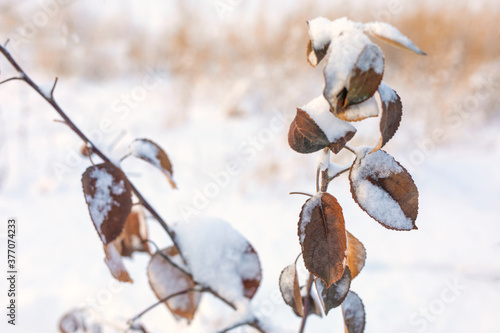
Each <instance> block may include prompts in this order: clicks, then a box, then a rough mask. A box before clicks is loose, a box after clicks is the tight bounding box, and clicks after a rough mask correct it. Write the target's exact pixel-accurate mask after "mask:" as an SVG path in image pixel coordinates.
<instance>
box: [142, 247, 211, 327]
mask: <svg viewBox="0 0 500 333" xmlns="http://www.w3.org/2000/svg"><path fill="white" fill-rule="evenodd" d="M161 252H162V253H163V255H162V254H160V253H159V252H157V253H156V254H155V255H153V256H152V257H151V261H150V262H149V265H148V278H149V284H150V286H151V289H153V292H154V293H155V295H156V297H157V298H158V300H163V299H165V298H167V297H169V296H171V295H174V294H176V293H180V292H183V291H187V290H190V289H193V288H194V287H195V286H196V284H195V283H194V281H193V279H191V277H190V276H189V275H187V274H185V273H184V272H182V271H181V270H179V269H178V268H177V267H175V266H174V265H172V264H171V263H170V262H169V261H168V260H167V259H166V258H165V257H164V256H166V257H168V258H170V260H171V261H172V262H174V263H175V264H177V265H178V266H179V267H181V268H183V269H185V267H184V266H183V265H182V260H181V258H180V255H179V252H178V251H177V249H176V248H175V247H168V248H166V249H163V250H162V251H161ZM200 299H201V293H200V292H196V291H190V292H187V293H184V294H181V295H177V296H173V297H171V298H170V299H169V300H167V301H165V302H164V304H165V305H166V306H167V308H168V309H169V310H170V312H171V313H172V314H173V315H174V316H175V317H176V318H185V319H187V320H193V318H194V315H195V313H196V309H197V308H198V304H199V302H200Z"/></svg>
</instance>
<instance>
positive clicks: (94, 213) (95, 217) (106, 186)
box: [85, 168, 126, 241]
mask: <svg viewBox="0 0 500 333" xmlns="http://www.w3.org/2000/svg"><path fill="white" fill-rule="evenodd" d="M90 178H91V179H94V180H95V185H94V186H95V193H94V195H93V196H91V195H90V194H86V195H85V200H86V201H87V203H88V206H89V212H90V216H91V217H92V221H93V222H94V224H95V226H96V228H97V230H98V231H99V235H100V236H101V239H102V240H103V241H106V239H105V237H104V234H103V233H102V230H101V225H102V223H103V222H104V220H105V219H106V218H107V217H108V214H109V212H110V211H111V209H112V208H113V205H114V206H117V205H118V203H117V202H116V201H114V200H113V197H112V196H113V195H121V194H123V193H124V192H125V190H126V189H125V183H124V181H123V179H122V180H120V181H119V182H116V181H114V178H113V175H111V174H109V173H108V172H107V171H106V169H102V168H94V170H92V172H91V174H90Z"/></svg>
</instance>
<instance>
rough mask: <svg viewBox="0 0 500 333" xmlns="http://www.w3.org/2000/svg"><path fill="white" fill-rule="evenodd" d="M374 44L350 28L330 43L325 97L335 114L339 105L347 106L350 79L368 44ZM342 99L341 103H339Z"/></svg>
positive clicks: (326, 67) (338, 111)
mask: <svg viewBox="0 0 500 333" xmlns="http://www.w3.org/2000/svg"><path fill="white" fill-rule="evenodd" d="M368 44H372V43H371V42H370V39H369V38H368V37H367V36H366V35H365V34H363V33H362V32H361V31H359V30H355V29H353V30H348V31H345V32H344V33H343V34H341V35H340V36H338V37H337V38H335V39H333V40H332V42H331V44H330V52H329V55H328V61H327V63H326V66H325V70H324V76H325V90H324V92H323V94H324V96H325V98H326V99H327V101H328V102H329V103H330V106H331V108H332V110H333V112H334V113H335V114H338V113H340V110H339V107H345V100H344V99H345V98H346V93H343V91H344V89H347V90H348V89H349V81H350V78H351V76H352V74H353V71H355V65H356V62H357V60H358V58H359V56H360V54H361V52H362V51H363V49H364V48H365V46H366V45H368ZM339 99H340V103H339Z"/></svg>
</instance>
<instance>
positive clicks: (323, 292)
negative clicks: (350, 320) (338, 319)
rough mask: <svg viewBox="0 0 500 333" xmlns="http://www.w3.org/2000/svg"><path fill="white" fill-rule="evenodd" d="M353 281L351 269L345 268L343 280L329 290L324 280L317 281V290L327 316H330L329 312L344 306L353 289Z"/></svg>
mask: <svg viewBox="0 0 500 333" xmlns="http://www.w3.org/2000/svg"><path fill="white" fill-rule="evenodd" d="M351 280H352V278H351V271H350V270H349V267H346V268H345V270H344V274H343V275H342V278H341V279H340V280H338V281H337V282H335V283H333V284H332V285H331V286H330V287H328V288H327V287H326V284H325V282H323V280H321V279H316V281H315V282H316V290H317V291H318V296H319V299H320V301H321V305H322V306H323V310H324V311H325V314H327V315H328V311H330V310H331V309H333V308H336V307H338V306H339V305H340V304H342V302H343V301H344V299H345V298H346V297H347V293H348V292H349V288H350V287H351Z"/></svg>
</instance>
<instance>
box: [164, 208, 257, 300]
mask: <svg viewBox="0 0 500 333" xmlns="http://www.w3.org/2000/svg"><path fill="white" fill-rule="evenodd" d="M174 229H175V233H176V241H177V243H178V244H179V247H180V248H181V250H182V254H183V255H184V257H185V258H186V261H187V262H188V264H189V268H190V271H191V272H192V274H193V277H194V279H195V280H196V281H198V282H199V283H200V284H202V285H204V286H208V287H210V288H212V289H213V290H215V291H217V292H218V293H219V294H220V295H222V296H223V297H225V298H227V299H228V300H230V301H234V302H238V301H240V300H241V299H242V298H243V297H246V298H248V299H251V298H252V297H253V296H254V295H255V293H256V292H257V289H258V287H259V285H260V281H261V279H262V273H261V266H260V261H259V257H258V256H257V254H256V253H255V250H254V249H253V247H252V246H251V244H250V243H249V242H248V241H247V240H246V239H245V238H244V237H243V236H242V235H241V234H240V233H239V232H238V231H236V230H235V229H234V228H233V227H232V226H231V225H230V224H229V223H227V222H225V221H223V220H220V219H213V218H199V219H193V220H189V221H183V222H179V223H177V224H176V225H175V227H174ZM214 267H216V269H214Z"/></svg>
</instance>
